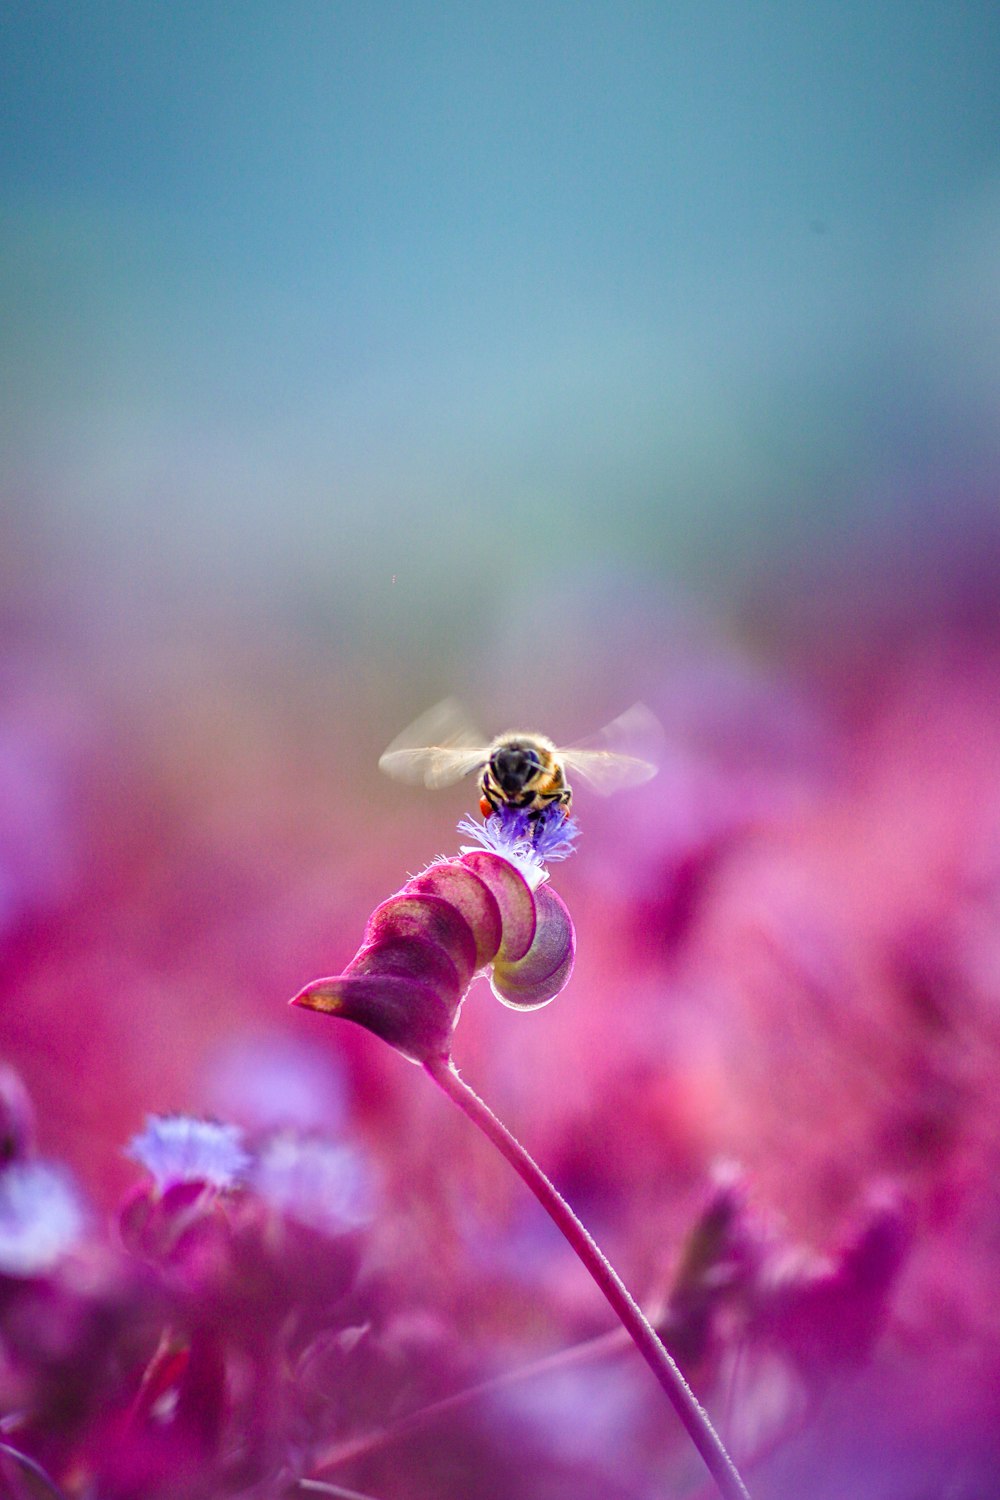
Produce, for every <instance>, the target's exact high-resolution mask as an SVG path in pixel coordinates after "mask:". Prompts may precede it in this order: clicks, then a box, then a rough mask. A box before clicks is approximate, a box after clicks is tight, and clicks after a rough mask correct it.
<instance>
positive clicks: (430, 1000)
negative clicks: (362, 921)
mask: <svg viewBox="0 0 1000 1500" xmlns="http://www.w3.org/2000/svg"><path fill="white" fill-rule="evenodd" d="M491 821H492V820H491ZM517 832H518V840H517V845H516V847H514V846H513V845H512V846H511V847H510V848H508V849H507V852H506V853H502V852H500V850H501V849H502V848H503V847H504V845H503V840H502V831H501V833H500V834H499V835H498V833H497V832H496V831H495V830H491V831H490V836H489V838H488V839H487V840H486V842H487V843H488V845H489V847H487V848H482V849H473V848H468V849H464V850H463V851H462V853H461V855H460V856H459V858H458V859H455V860H443V861H441V862H439V863H438V864H434V865H431V866H430V867H429V868H428V869H426V870H424V871H423V873H422V874H420V875H417V876H415V877H414V878H413V879H412V880H409V881H407V883H406V885H404V886H403V888H402V890H400V891H397V892H396V894H395V895H394V896H390V897H389V899H388V900H387V901H383V903H382V905H381V906H378V907H376V909H375V911H374V912H373V913H372V915H371V916H370V917H369V919H368V924H367V926H366V928H365V934H364V941H363V942H362V945H361V947H360V948H359V949H358V951H357V953H356V954H355V955H354V957H353V958H352V959H351V962H350V963H349V964H348V965H347V968H346V969H345V970H344V972H343V973H342V974H337V975H334V976H332V977H330V978H328V979H319V980H316V981H315V982H314V983H313V984H310V985H307V986H306V988H305V989H304V990H302V992H301V993H300V994H298V995H296V996H295V999H294V1000H293V1001H292V1004H293V1005H302V1006H305V1007H307V1008H308V1009H310V1010H319V1011H325V1012H326V1013H327V1014H329V1015H336V1016H341V1017H342V1018H343V1019H344V1020H347V1021H355V1022H357V1023H358V1024H359V1025H361V1026H365V1027H367V1029H368V1030H369V1031H373V1032H374V1033H375V1034H376V1036H380V1037H382V1039H383V1040H384V1041H387V1042H389V1043H391V1045H392V1046H394V1047H395V1048H396V1049H397V1050H398V1051H400V1052H402V1053H403V1055H404V1057H408V1058H410V1060H411V1061H412V1062H427V1061H428V1060H429V1059H430V1058H433V1057H445V1056H447V1055H448V1053H449V1052H450V1049H451V1034H452V1031H453V1030H454V1027H455V1022H456V1021H457V1019H458V1014H459V1011H460V1009H461V1005H462V1001H463V1000H464V999H465V996H466V994H467V993H468V990H469V986H470V985H471V983H472V981H473V979H474V978H475V977H476V976H477V974H481V973H486V972H489V971H492V974H491V978H492V987H493V992H494V994H495V995H496V996H497V997H498V999H500V1000H502V1001H503V1003H504V1004H505V1005H510V1006H513V1007H515V1008H516V1009H520V1010H534V1009H536V1008H537V1007H538V1006H541V1005H545V1004H547V1003H548V1001H550V1000H552V999H554V997H555V996H556V995H557V994H558V993H559V991H560V990H561V989H562V988H563V987H564V986H565V984H566V982H567V981H568V979H569V976H570V974H571V972H572V969H573V955H574V951H575V938H574V933H573V923H572V921H571V920H570V915H569V912H568V911H567V909H566V907H565V905H564V904H563V902H562V901H561V900H560V899H559V897H558V896H556V895H555V894H554V892H552V891H551V890H549V888H548V887H547V886H546V885H543V884H542V883H541V882H542V881H544V879H545V871H544V867H543V865H542V862H541V855H539V854H538V853H537V852H534V851H533V850H532V849H531V847H530V846H526V845H525V842H524V839H523V831H522V830H520V829H519V828H518V830H517Z"/></svg>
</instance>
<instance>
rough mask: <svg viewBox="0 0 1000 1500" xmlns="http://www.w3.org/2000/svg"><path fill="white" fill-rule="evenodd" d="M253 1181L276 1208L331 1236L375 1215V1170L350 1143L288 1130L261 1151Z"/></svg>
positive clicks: (252, 1183)
mask: <svg viewBox="0 0 1000 1500" xmlns="http://www.w3.org/2000/svg"><path fill="white" fill-rule="evenodd" d="M248 1185H249V1186H250V1187H251V1188H253V1190H254V1191H255V1192H257V1193H259V1194H260V1196H261V1197H262V1198H263V1199H264V1200H265V1202H267V1203H268V1204H270V1206H271V1207H272V1208H273V1209H276V1210H277V1211H278V1212H279V1213H281V1214H284V1215H285V1216H287V1217H288V1218H291V1219H295V1220H297V1221H298V1222H299V1223H301V1224H307V1225H309V1226H310V1227H312V1228H313V1229H319V1230H321V1231H322V1232H324V1233H325V1234H340V1233H343V1232H344V1231H345V1230H350V1229H356V1228H358V1227H359V1226H360V1225H362V1224H366V1223H367V1222H368V1221H369V1220H370V1219H371V1217H372V1213H373V1207H374V1204H373V1189H372V1182H371V1176H370V1173H369V1171H368V1169H367V1167H366V1164H365V1162H364V1160H363V1158H362V1157H361V1156H360V1154H359V1153H358V1152H357V1151H355V1150H353V1149H352V1148H351V1147H350V1146H343V1145H335V1144H334V1143H333V1142H332V1141H326V1140H321V1139H317V1138H315V1137H306V1138H302V1137H301V1136H297V1135H293V1134H291V1133H285V1134H281V1135H276V1136H273V1137H272V1138H271V1140H269V1141H267V1142H266V1143H265V1144H264V1145H263V1146H262V1147H261V1149H260V1151H259V1153H258V1154H257V1157H256V1160H255V1161H254V1163H253V1167H252V1169H251V1171H250V1174H249V1178H248Z"/></svg>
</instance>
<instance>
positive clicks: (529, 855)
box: [458, 803, 580, 889]
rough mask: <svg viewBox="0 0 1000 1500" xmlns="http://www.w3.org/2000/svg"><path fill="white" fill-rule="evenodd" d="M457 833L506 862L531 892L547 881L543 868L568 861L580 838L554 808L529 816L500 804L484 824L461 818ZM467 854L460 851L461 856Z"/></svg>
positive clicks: (574, 825)
mask: <svg viewBox="0 0 1000 1500" xmlns="http://www.w3.org/2000/svg"><path fill="white" fill-rule="evenodd" d="M458 831H459V833H467V834H468V835H469V836H470V837H471V838H474V839H475V840H476V842H477V843H478V844H481V845H482V846H483V848H484V849H489V850H490V851H491V852H492V853H494V854H499V855H501V856H502V858H504V859H508V860H510V862H511V864H513V865H516V867H517V868H518V869H519V870H520V871H521V874H522V875H523V876H524V878H525V880H526V881H527V882H528V884H529V885H530V886H531V887H532V889H534V887H535V886H536V885H539V884H540V883H541V882H542V881H543V880H546V879H547V878H548V875H547V872H546V869H545V866H546V864H552V863H554V862H555V861H556V860H562V859H568V858H569V856H570V855H571V854H572V853H574V850H575V840H576V839H578V838H579V836H580V827H579V824H578V823H577V822H576V820H575V819H574V818H571V817H568V816H567V815H566V814H565V813H564V812H563V810H562V808H561V807H558V806H556V805H555V804H553V805H552V806H550V807H546V808H544V809H543V810H542V812H540V813H531V812H529V811H528V810H527V809H526V808H523V807H510V806H508V805H507V803H501V805H500V806H499V807H498V808H497V810H496V812H494V813H491V814H490V816H489V817H488V818H487V819H486V820H485V822H482V823H479V822H477V821H476V819H475V818H463V819H462V820H461V822H460V823H459V825H458ZM467 852H468V849H467V848H466V847H463V849H462V853H463V854H465V853H467Z"/></svg>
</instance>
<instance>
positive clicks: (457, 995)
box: [344, 937, 468, 1012]
mask: <svg viewBox="0 0 1000 1500" xmlns="http://www.w3.org/2000/svg"><path fill="white" fill-rule="evenodd" d="M344 974H345V977H346V975H348V974H392V975H395V976H396V977H398V978H400V979H408V980H412V981H413V983H415V984H422V985H426V986H427V988H428V989H432V990H433V991H434V993H435V994H436V995H438V996H439V997H440V999H441V1000H442V1002H443V1003H444V1005H446V1006H447V1008H448V1010H449V1011H451V1012H454V1011H455V1010H457V1009H458V1003H459V1001H460V1000H461V998H462V996H463V995H464V994H465V991H466V989H467V988H468V984H467V983H466V984H463V983H462V977H461V975H460V974H459V971H458V968H457V966H456V964H455V962H454V960H453V959H451V958H449V956H448V954H447V952H446V951H445V949H444V948H442V947H440V946H439V945H438V944H437V943H432V942H431V941H430V940H429V939H428V938H422V937H406V938H382V939H380V940H379V941H378V942H377V943H366V944H365V946H364V947H363V948H359V949H358V952H357V953H356V954H355V955H354V957H353V958H352V959H351V961H350V963H349V964H348V965H347V968H346V969H345V970H344Z"/></svg>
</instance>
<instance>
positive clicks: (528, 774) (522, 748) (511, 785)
mask: <svg viewBox="0 0 1000 1500" xmlns="http://www.w3.org/2000/svg"><path fill="white" fill-rule="evenodd" d="M541 769H542V761H541V757H540V756H539V754H538V751H537V750H536V749H535V748H534V746H532V745H528V744H525V743H524V741H523V740H507V741H505V742H504V743H503V744H502V745H498V746H497V748H496V749H495V750H494V751H493V754H492V755H491V756H490V771H491V773H492V775H493V778H494V780H495V781H496V783H497V785H498V786H499V788H500V790H501V791H502V792H503V794H504V796H506V797H515V796H517V794H518V792H523V791H524V789H525V787H526V786H527V785H528V784H529V782H531V781H533V780H534V778H535V777H536V776H537V775H538V773H539V771H540V770H541Z"/></svg>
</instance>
